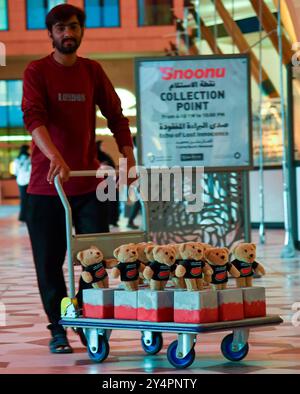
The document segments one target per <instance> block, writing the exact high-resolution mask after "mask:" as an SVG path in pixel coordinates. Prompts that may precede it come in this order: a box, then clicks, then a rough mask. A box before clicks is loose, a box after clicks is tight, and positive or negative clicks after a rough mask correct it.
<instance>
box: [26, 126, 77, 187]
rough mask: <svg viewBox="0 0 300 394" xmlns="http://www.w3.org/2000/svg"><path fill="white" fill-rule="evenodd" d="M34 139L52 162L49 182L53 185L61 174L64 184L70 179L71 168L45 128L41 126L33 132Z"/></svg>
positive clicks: (48, 176) (48, 177)
mask: <svg viewBox="0 0 300 394" xmlns="http://www.w3.org/2000/svg"><path fill="white" fill-rule="evenodd" d="M32 138H33V140H34V142H35V144H36V145H37V146H38V148H39V149H40V150H41V152H42V153H43V154H44V155H45V156H46V157H47V158H48V159H49V160H50V167H49V172H48V175H47V181H48V182H49V183H53V180H54V177H55V176H56V175H58V174H59V176H60V178H61V180H62V182H65V181H67V180H68V178H69V173H70V168H69V167H68V166H67V164H66V162H65V161H64V159H63V158H62V156H61V154H60V153H59V151H58V150H57V148H56V146H55V145H54V144H53V142H52V140H51V138H50V135H49V133H48V130H47V128H46V127H45V126H39V127H37V128H36V129H34V130H33V131H32Z"/></svg>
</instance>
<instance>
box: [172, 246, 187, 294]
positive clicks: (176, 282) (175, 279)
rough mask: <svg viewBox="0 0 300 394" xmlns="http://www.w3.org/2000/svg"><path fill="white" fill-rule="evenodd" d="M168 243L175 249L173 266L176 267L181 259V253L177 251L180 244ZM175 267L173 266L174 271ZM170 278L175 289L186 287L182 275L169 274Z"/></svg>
mask: <svg viewBox="0 0 300 394" xmlns="http://www.w3.org/2000/svg"><path fill="white" fill-rule="evenodd" d="M169 245H170V246H172V247H173V248H174V249H175V252H176V254H175V259H176V260H175V267H176V268H177V266H178V264H179V262H180V261H181V255H180V252H179V246H180V245H181V244H169ZM176 268H175V271H176ZM174 274H175V272H174ZM171 280H172V282H173V283H174V286H175V288H176V289H186V284H185V281H184V278H183V277H182V278H178V277H177V276H176V275H171Z"/></svg>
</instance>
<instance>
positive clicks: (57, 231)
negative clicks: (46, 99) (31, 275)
mask: <svg viewBox="0 0 300 394" xmlns="http://www.w3.org/2000/svg"><path fill="white" fill-rule="evenodd" d="M69 202H70V205H71V208H72V217H73V225H74V226H75V231H76V233H77V234H89V233H100V232H101V233H102V232H108V231H109V227H108V218H107V212H108V209H107V203H106V202H99V201H98V200H97V198H96V193H95V192H93V193H88V194H85V195H81V196H72V197H69ZM27 226H28V231H29V236H30V240H31V246H32V252H33V259H34V263H35V268H36V274H37V280H38V286H39V291H40V295H41V299H42V302H43V306H44V309H45V312H46V314H47V316H48V319H49V322H50V325H49V326H48V328H49V329H50V330H51V331H52V333H57V332H61V331H62V330H63V328H62V327H61V326H60V325H59V324H58V321H59V320H60V302H61V300H62V298H63V297H66V295H67V291H66V284H65V280H64V275H63V263H64V260H65V255H66V227H65V212H64V208H63V206H62V203H61V201H60V199H59V197H57V196H42V195H33V194H29V195H28V200H27ZM87 287H90V285H87V284H86V283H85V282H83V280H82V279H81V280H80V283H79V291H78V294H77V296H78V301H79V304H80V303H81V302H82V289H83V288H87Z"/></svg>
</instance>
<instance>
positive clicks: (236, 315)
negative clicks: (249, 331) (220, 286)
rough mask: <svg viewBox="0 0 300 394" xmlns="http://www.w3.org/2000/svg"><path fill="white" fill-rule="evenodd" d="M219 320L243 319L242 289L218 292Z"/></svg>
mask: <svg viewBox="0 0 300 394" xmlns="http://www.w3.org/2000/svg"><path fill="white" fill-rule="evenodd" d="M217 293H218V303H219V320H220V321H230V320H241V319H244V303H243V292H242V289H226V290H218V291H217Z"/></svg>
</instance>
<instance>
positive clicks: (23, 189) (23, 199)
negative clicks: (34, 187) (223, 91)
mask: <svg viewBox="0 0 300 394" xmlns="http://www.w3.org/2000/svg"><path fill="white" fill-rule="evenodd" d="M27 187H28V185H25V186H21V185H18V188H19V193H20V213H19V220H20V222H26V215H27V197H28V194H27Z"/></svg>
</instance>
